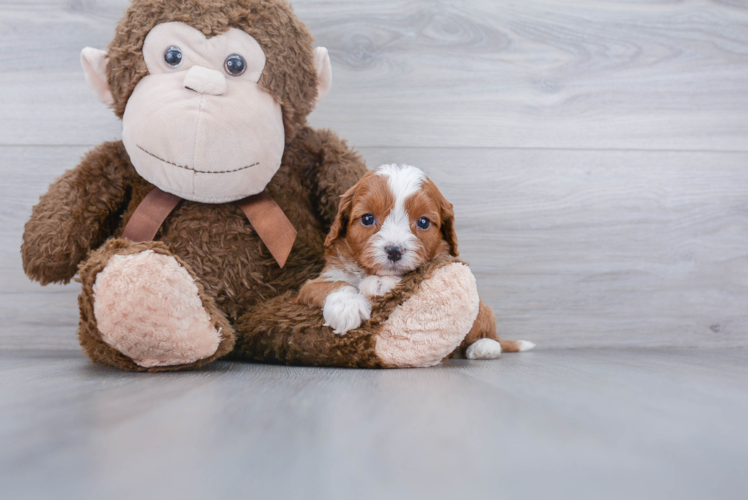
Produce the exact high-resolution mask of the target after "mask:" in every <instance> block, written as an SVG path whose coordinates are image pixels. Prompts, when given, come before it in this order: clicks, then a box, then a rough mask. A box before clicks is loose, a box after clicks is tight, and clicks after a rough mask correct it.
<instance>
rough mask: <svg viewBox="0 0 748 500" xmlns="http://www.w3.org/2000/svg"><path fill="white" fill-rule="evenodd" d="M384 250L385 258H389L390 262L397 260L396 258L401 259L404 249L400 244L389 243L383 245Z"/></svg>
mask: <svg viewBox="0 0 748 500" xmlns="http://www.w3.org/2000/svg"><path fill="white" fill-rule="evenodd" d="M384 251H385V252H387V258H388V259H389V260H391V261H392V262H397V261H398V260H400V259H402V257H403V252H405V249H404V248H403V247H400V246H395V245H389V246H387V247H385V249H384Z"/></svg>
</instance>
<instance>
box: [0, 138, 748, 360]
mask: <svg viewBox="0 0 748 500" xmlns="http://www.w3.org/2000/svg"><path fill="white" fill-rule="evenodd" d="M84 151H85V148H83V147H28V148H27V147H0V169H1V170H2V171H3V172H4V173H5V176H6V179H8V182H7V183H4V184H2V185H0V252H1V253H0V294H2V296H3V297H4V300H3V301H2V302H0V317H4V318H12V319H13V321H9V322H6V323H5V324H4V325H3V326H2V332H3V333H2V334H1V335H0V348H19V347H22V346H36V347H40V348H41V347H49V346H52V345H53V346H57V347H62V346H65V347H67V348H71V349H72V348H76V347H75V346H76V341H75V338H74V332H75V328H76V324H77V320H76V316H75V311H74V309H75V295H76V294H77V290H78V289H77V286H71V287H69V288H63V287H55V288H41V287H39V286H38V285H36V284H34V283H31V282H29V281H28V279H27V278H26V277H25V276H24V275H23V272H22V270H21V263H20V255H19V251H18V249H19V247H20V242H21V234H22V230H23V224H24V223H25V221H26V219H27V218H28V215H29V214H30V210H31V206H32V205H33V204H34V203H36V200H37V199H38V196H39V195H40V194H41V193H43V192H44V191H45V190H46V187H47V185H48V184H49V182H51V180H52V179H54V178H55V177H57V176H58V175H60V174H61V173H62V171H63V170H64V169H66V168H69V167H72V166H73V165H75V163H76V162H77V160H78V158H79V157H80V156H81V155H82V154H83V152H84ZM362 153H363V155H364V157H365V159H366V160H367V162H368V164H369V166H370V168H371V167H374V166H377V165H379V164H382V163H391V162H400V163H404V162H407V163H411V164H414V165H416V166H419V167H421V168H423V169H424V170H425V171H426V172H427V173H428V174H429V175H430V176H431V177H432V178H433V179H434V180H435V182H436V183H437V185H438V186H440V188H441V189H442V191H443V192H444V193H445V195H446V196H447V197H448V199H450V200H451V201H452V202H453V203H454V205H455V209H456V213H457V228H458V235H459V239H460V250H461V256H462V257H463V258H464V259H465V260H467V261H468V262H470V263H471V266H472V269H473V272H474V273H475V275H476V277H477V279H478V284H479V288H480V291H481V294H482V297H483V299H484V300H485V301H486V302H487V303H488V304H489V305H491V306H492V307H493V308H494V309H495V311H496V313H497V316H498V317H499V324H500V328H501V332H502V334H503V335H504V337H506V338H515V339H528V340H533V341H536V342H538V343H539V344H540V345H541V346H542V347H543V348H565V347H603V346H616V347H619V346H657V345H681V346H691V347H711V346H746V345H748V308H746V303H748V274H747V273H746V269H748V210H746V201H745V200H748V185H747V184H746V183H745V165H746V162H747V161H748V154H747V153H690V152H641V151H629V152H623V151H561V150H559V151H547V150H543V151H533V150H521V149H517V150H506V149H503V150H502V149H494V150H491V149H423V148H364V149H362ZM32 173H33V174H32ZM66 308H69V309H66ZM45 329H48V331H45Z"/></svg>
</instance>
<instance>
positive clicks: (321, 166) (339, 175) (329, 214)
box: [299, 128, 366, 229]
mask: <svg viewBox="0 0 748 500" xmlns="http://www.w3.org/2000/svg"><path fill="white" fill-rule="evenodd" d="M299 139H300V140H301V141H302V149H306V150H307V151H311V152H312V153H314V156H315V159H316V160H317V161H315V162H314V164H312V165H310V167H308V170H307V172H306V177H307V179H308V181H309V183H310V188H311V189H312V191H313V192H314V193H315V194H316V196H317V199H318V200H319V211H320V213H319V215H320V218H321V220H322V221H323V222H324V224H325V228H326V229H329V227H330V226H331V225H332V222H333V220H335V214H336V213H337V211H338V204H339V203H340V197H341V196H342V195H343V193H345V192H346V191H347V190H348V188H350V187H351V186H353V185H354V184H355V183H356V182H357V181H358V180H359V179H360V178H361V177H362V176H363V175H364V174H365V173H366V164H365V163H364V160H363V159H362V158H361V157H360V156H359V155H358V154H357V153H356V152H354V151H353V149H351V148H350V147H349V146H348V144H346V142H345V141H344V140H342V139H341V138H340V137H338V135H337V134H336V133H335V132H332V131H330V130H327V129H325V130H313V129H311V128H305V129H303V130H302V131H301V132H300V133H299Z"/></svg>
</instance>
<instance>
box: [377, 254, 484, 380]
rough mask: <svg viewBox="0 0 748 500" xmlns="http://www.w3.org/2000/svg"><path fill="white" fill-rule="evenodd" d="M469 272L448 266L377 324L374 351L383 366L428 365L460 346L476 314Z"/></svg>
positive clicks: (463, 267)
mask: <svg viewBox="0 0 748 500" xmlns="http://www.w3.org/2000/svg"><path fill="white" fill-rule="evenodd" d="M478 304H479V299H478V290H477V287H476V284H475V278H474V277H473V274H472V273H471V272H470V268H468V267H467V266H466V265H463V264H461V263H458V262H454V263H451V264H447V265H446V266H444V267H441V268H439V269H437V270H436V271H434V272H433V274H432V275H431V276H430V277H429V278H428V279H426V280H425V281H423V282H422V283H421V286H420V289H419V290H418V292H417V293H415V294H414V295H413V296H411V297H410V298H409V299H408V300H407V301H405V302H404V303H403V304H402V305H400V306H399V307H398V308H397V309H395V311H394V312H393V313H392V314H391V315H390V316H389V318H387V320H386V321H385V322H384V323H382V329H381V330H380V332H379V334H378V335H377V340H376V347H375V351H376V353H377V356H378V357H379V359H380V360H382V361H383V362H384V363H385V364H386V365H388V366H396V367H420V366H433V365H436V364H438V363H439V362H440V361H441V360H442V359H444V358H445V357H447V356H448V355H449V354H450V353H451V352H452V351H453V350H454V349H455V348H456V347H457V346H459V345H460V343H461V342H462V340H463V339H464V338H465V335H467V333H468V332H469V331H470V327H471V326H472V325H473V323H474V322H475V317H476V316H477V315H478Z"/></svg>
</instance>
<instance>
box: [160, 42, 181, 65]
mask: <svg viewBox="0 0 748 500" xmlns="http://www.w3.org/2000/svg"><path fill="white" fill-rule="evenodd" d="M164 61H166V64H168V65H169V66H171V67H172V68H178V67H179V65H180V64H182V49H180V48H179V47H177V46H176V45H172V46H171V47H169V48H168V49H166V52H164Z"/></svg>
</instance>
